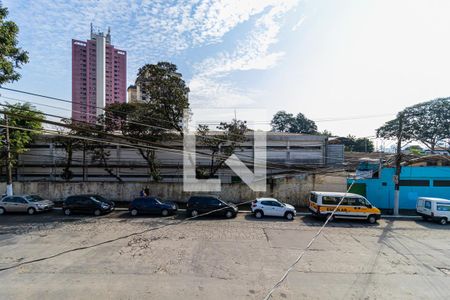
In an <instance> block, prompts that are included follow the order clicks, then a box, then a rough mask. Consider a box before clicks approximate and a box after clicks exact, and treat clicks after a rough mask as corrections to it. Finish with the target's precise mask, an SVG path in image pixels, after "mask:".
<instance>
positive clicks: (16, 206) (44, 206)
mask: <svg viewBox="0 0 450 300" xmlns="http://www.w3.org/2000/svg"><path fill="white" fill-rule="evenodd" d="M53 206H54V203H53V202H52V201H50V200H44V199H42V198H41V197H40V196H38V195H14V196H7V197H4V198H3V199H2V200H1V201H0V215H2V214H4V213H5V212H27V213H28V214H29V215H33V214H35V213H36V212H38V211H46V210H52V209H53Z"/></svg>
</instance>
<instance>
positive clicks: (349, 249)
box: [0, 211, 450, 299]
mask: <svg viewBox="0 0 450 300" xmlns="http://www.w3.org/2000/svg"><path fill="white" fill-rule="evenodd" d="M184 217H185V216H184V214H183V213H180V214H179V215H177V216H170V217H166V218H162V217H151V216H150V217H148V216H139V217H135V218H132V217H130V216H129V215H128V213H127V212H126V211H115V212H113V213H111V214H109V215H105V216H101V217H92V216H83V215H73V216H64V215H62V213H61V212H60V211H53V212H49V213H42V214H37V215H33V216H28V215H25V214H23V215H22V214H6V215H3V216H0V229H1V230H0V269H1V268H7V267H13V268H11V269H8V270H3V271H0V298H1V299H62V298H64V299H94V298H95V299H143V298H147V299H230V298H234V299H263V298H264V296H265V295H266V293H267V292H268V291H269V290H270V288H271V287H272V286H273V285H274V284H275V282H277V281H278V280H279V279H280V277H281V276H282V275H283V273H284V272H285V271H286V269H287V268H288V266H289V265H291V264H292V263H293V262H294V261H295V259H296V258H297V257H298V255H299V254H300V253H301V251H303V249H304V248H305V247H306V245H307V244H308V242H309V241H310V239H311V238H312V236H313V235H314V234H315V233H316V232H317V230H318V229H319V228H320V226H321V225H322V221H320V220H316V219H314V218H312V217H310V216H297V217H296V218H295V220H294V221H291V222H290V221H287V220H284V219H276V218H265V219H262V220H256V219H255V218H254V217H253V216H251V215H249V214H245V213H244V214H239V215H238V216H237V218H236V219H231V220H226V219H221V218H213V217H204V218H199V219H195V220H189V221H186V222H184V223H180V224H178V223H179V222H181V221H182V220H183V219H184ZM168 224H170V225H168ZM42 258H43V259H42ZM36 259H42V260H39V261H36V262H33V263H29V264H28V263H26V262H29V261H32V260H36ZM24 262H25V263H26V264H23V265H19V266H18V264H21V263H24ZM15 266H17V267H15ZM449 295H450V225H447V226H442V225H438V224H434V223H429V222H424V221H419V220H417V219H415V220H404V219H382V220H380V221H379V223H378V224H375V225H370V224H367V223H365V222H361V221H342V220H339V221H334V222H332V223H330V224H329V226H328V227H327V228H325V230H324V231H323V233H322V235H321V236H320V237H319V238H318V239H317V240H316V242H315V243H314V244H313V245H312V247H311V248H310V249H309V251H308V252H307V253H306V254H305V256H304V257H303V259H302V260H301V261H300V262H299V264H298V265H297V266H296V267H295V268H294V270H293V271H292V272H291V273H290V274H289V276H288V278H287V280H286V281H285V282H284V283H283V284H282V285H281V286H280V287H279V289H277V291H276V292H275V293H274V295H273V298H274V299H448V296H449Z"/></svg>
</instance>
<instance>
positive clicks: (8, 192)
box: [5, 113, 13, 196]
mask: <svg viewBox="0 0 450 300" xmlns="http://www.w3.org/2000/svg"><path fill="white" fill-rule="evenodd" d="M5 125H6V170H7V171H6V173H7V174H6V176H7V178H6V196H12V195H13V186H12V166H11V146H10V140H9V121H8V115H7V114H6V113H5Z"/></svg>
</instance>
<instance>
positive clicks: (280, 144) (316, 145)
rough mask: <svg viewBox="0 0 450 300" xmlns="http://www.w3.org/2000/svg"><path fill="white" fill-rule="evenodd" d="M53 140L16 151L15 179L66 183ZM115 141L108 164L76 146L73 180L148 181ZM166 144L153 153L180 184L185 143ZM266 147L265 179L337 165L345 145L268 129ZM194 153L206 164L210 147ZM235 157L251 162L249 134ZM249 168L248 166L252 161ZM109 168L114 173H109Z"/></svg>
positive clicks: (165, 176)
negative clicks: (165, 148)
mask: <svg viewBox="0 0 450 300" xmlns="http://www.w3.org/2000/svg"><path fill="white" fill-rule="evenodd" d="M55 138H56V136H50V135H42V136H40V137H39V138H38V139H37V140H36V141H35V142H34V144H32V145H30V151H28V152H26V153H24V154H21V155H19V159H18V165H17V168H16V169H15V174H14V175H15V178H16V179H17V180H20V181H39V180H45V181H47V180H49V181H64V179H63V178H61V174H62V172H63V169H64V167H65V166H66V165H67V158H68V154H67V153H66V151H65V150H64V148H63V146H62V145H60V144H58V143H55V142H53V141H54V139H55ZM116 142H117V144H116V145H114V143H112V144H105V151H107V152H108V153H109V154H110V155H109V156H108V160H107V162H108V166H107V167H106V166H104V165H102V163H101V162H100V161H98V160H95V159H93V156H92V152H91V151H87V152H86V153H83V152H82V150H81V149H75V150H74V151H73V153H72V156H71V157H72V161H71V163H70V165H71V171H72V172H73V179H72V181H117V177H120V178H121V180H122V181H142V180H144V181H145V180H148V181H150V180H151V178H150V176H149V170H148V164H147V162H146V161H145V160H144V159H143V158H142V156H141V154H140V153H139V151H138V150H137V149H136V148H135V147H129V146H126V142H124V141H123V139H117V141H116ZM197 142H198V141H197ZM122 143H125V144H122ZM167 146H170V147H171V148H174V149H176V150H175V151H167V150H157V151H156V153H155V155H156V159H157V161H158V165H159V169H160V172H161V179H162V182H182V181H183V152H182V151H179V150H181V149H182V147H183V144H182V143H171V144H167ZM330 146H332V148H330ZM338 146H340V148H338ZM266 150H267V176H268V177H270V176H284V175H285V174H287V175H289V176H291V175H292V176H295V174H298V173H303V171H302V170H305V172H308V170H320V169H324V168H333V167H336V168H340V166H342V163H343V155H344V147H343V145H328V143H327V138H326V137H325V136H315V135H302V134H287V133H275V132H268V133H267V147H266ZM196 151H197V152H199V154H198V155H197V158H196V165H197V166H198V167H207V166H209V163H210V157H209V156H208V153H210V151H211V150H210V149H209V148H208V147H205V146H204V145H201V144H197V147H196ZM200 153H202V154H200ZM205 154H206V155H205ZM235 155H236V156H237V157H238V158H239V159H241V160H242V161H243V162H245V163H246V164H247V163H250V162H253V161H254V147H253V140H252V139H251V135H250V136H249V140H248V141H246V142H243V143H242V145H240V147H239V149H237V150H236V152H235ZM248 166H249V167H250V168H251V167H252V164H249V165H248ZM106 169H108V170H109V171H110V173H108V172H107V171H106ZM111 172H112V173H113V174H114V176H111ZM0 175H1V174H0ZM217 175H218V177H219V178H220V179H221V180H222V182H223V183H233V182H236V181H239V178H238V177H237V176H236V174H234V172H233V171H231V169H229V168H228V167H224V168H222V169H220V170H219V171H218V173H217Z"/></svg>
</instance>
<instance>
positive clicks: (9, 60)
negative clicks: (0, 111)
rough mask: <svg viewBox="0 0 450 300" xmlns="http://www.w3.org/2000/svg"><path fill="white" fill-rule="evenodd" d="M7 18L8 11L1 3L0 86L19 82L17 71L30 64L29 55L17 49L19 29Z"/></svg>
mask: <svg viewBox="0 0 450 300" xmlns="http://www.w3.org/2000/svg"><path fill="white" fill-rule="evenodd" d="M7 16H8V9H7V8H6V7H2V5H1V2H0V85H2V84H4V83H7V82H13V81H17V80H19V78H20V74H19V73H18V72H17V71H16V70H17V69H20V67H21V66H22V65H23V64H25V63H27V62H28V53H27V52H26V51H24V50H22V49H21V48H19V47H17V45H18V41H17V35H18V33H19V27H17V25H16V24H15V23H14V22H12V21H7V20H6V17H7Z"/></svg>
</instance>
